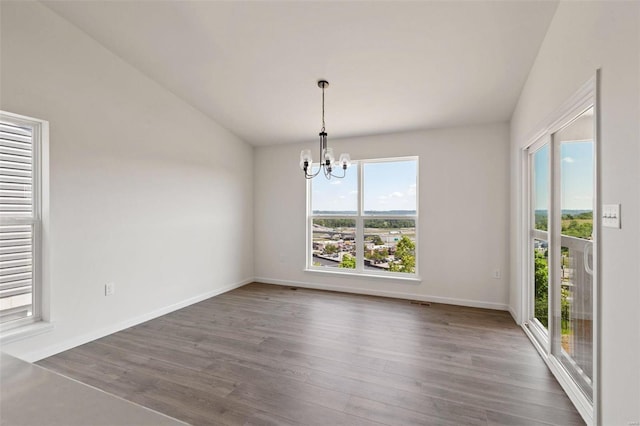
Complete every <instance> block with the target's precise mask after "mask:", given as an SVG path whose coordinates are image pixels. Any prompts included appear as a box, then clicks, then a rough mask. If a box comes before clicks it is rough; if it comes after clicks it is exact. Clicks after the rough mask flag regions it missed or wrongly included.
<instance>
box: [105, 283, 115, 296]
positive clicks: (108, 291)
mask: <svg viewBox="0 0 640 426" xmlns="http://www.w3.org/2000/svg"><path fill="white" fill-rule="evenodd" d="M115 292H116V285H115V284H114V283H106V284H105V285H104V295H105V296H113V293H115Z"/></svg>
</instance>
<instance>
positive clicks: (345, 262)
mask: <svg viewBox="0 0 640 426" xmlns="http://www.w3.org/2000/svg"><path fill="white" fill-rule="evenodd" d="M338 267H340V268H347V269H356V258H355V257H353V256H351V255H350V254H347V253H345V254H344V255H343V256H342V261H341V262H340V264H339V265H338Z"/></svg>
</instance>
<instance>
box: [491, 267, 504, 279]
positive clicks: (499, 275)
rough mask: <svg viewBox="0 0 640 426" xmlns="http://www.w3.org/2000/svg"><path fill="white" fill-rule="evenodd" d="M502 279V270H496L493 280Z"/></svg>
mask: <svg viewBox="0 0 640 426" xmlns="http://www.w3.org/2000/svg"><path fill="white" fill-rule="evenodd" d="M501 277H502V272H501V271H500V269H494V270H493V278H494V279H496V280H499V279H500V278H501Z"/></svg>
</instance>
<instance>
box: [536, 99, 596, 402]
mask: <svg viewBox="0 0 640 426" xmlns="http://www.w3.org/2000/svg"><path fill="white" fill-rule="evenodd" d="M594 129H595V121H594V109H593V106H586V107H583V108H582V109H581V110H580V111H579V112H577V113H576V114H574V115H572V116H568V117H566V119H565V120H564V121H561V122H559V123H557V125H556V126H555V127H554V128H552V129H551V131H550V132H549V133H548V134H547V135H545V136H544V137H542V138H541V139H540V140H538V141H537V142H535V143H534V144H533V145H531V146H530V147H529V148H528V150H527V154H528V165H529V179H528V181H529V196H528V199H529V226H528V241H527V245H528V252H527V253H528V255H527V258H528V264H529V265H528V267H529V268H528V269H529V274H528V276H529V278H528V281H529V282H528V286H527V289H528V290H527V293H528V295H527V301H528V306H529V314H528V317H529V318H528V321H527V327H528V329H529V331H530V332H531V334H532V335H533V336H534V338H535V339H536V340H537V341H538V343H539V346H540V348H542V350H543V351H544V353H545V354H546V355H548V356H550V357H552V358H553V359H554V360H555V361H557V365H558V370H559V371H560V372H561V373H562V374H565V375H566V378H567V379H568V381H569V382H571V383H572V384H573V386H575V388H576V389H577V390H578V392H580V393H581V394H582V395H583V396H584V397H585V398H586V400H588V401H589V402H592V401H593V365H594V363H593V358H594V344H593V342H594V330H595V327H594V324H593V320H594V289H595V288H596V287H595V286H596V281H597V280H596V278H595V277H596V275H595V274H594V269H596V268H597V265H595V264H594V260H595V259H597V257H595V256H594V244H595V240H596V233H595V232H594V210H595V193H596V191H595V188H596V187H595V172H596V168H595V138H594ZM555 361H554V362H555Z"/></svg>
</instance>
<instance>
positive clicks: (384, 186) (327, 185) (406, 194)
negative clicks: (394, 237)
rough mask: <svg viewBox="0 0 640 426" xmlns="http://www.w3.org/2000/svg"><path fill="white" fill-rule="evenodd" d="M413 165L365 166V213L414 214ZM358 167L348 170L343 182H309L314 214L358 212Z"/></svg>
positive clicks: (397, 163)
mask: <svg viewBox="0 0 640 426" xmlns="http://www.w3.org/2000/svg"><path fill="white" fill-rule="evenodd" d="M416 163H417V162H416V161H415V160H411V161H394V162H379V163H366V164H364V167H363V169H364V176H363V179H364V196H363V202H364V210H366V211H371V210H374V211H389V210H416ZM357 173H358V167H357V165H356V164H353V165H352V166H351V167H349V169H347V176H346V177H345V178H344V179H336V178H331V180H327V179H325V178H323V177H322V176H318V177H316V178H315V179H313V180H312V181H311V185H312V198H311V208H312V210H313V211H350V212H354V213H355V212H356V211H357V208H358V198H357V197H358V176H357Z"/></svg>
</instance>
